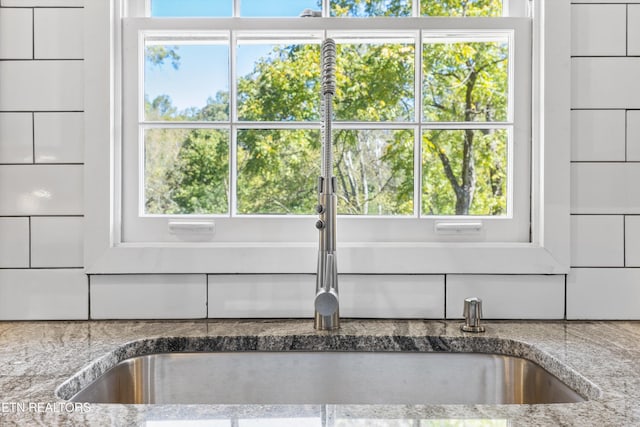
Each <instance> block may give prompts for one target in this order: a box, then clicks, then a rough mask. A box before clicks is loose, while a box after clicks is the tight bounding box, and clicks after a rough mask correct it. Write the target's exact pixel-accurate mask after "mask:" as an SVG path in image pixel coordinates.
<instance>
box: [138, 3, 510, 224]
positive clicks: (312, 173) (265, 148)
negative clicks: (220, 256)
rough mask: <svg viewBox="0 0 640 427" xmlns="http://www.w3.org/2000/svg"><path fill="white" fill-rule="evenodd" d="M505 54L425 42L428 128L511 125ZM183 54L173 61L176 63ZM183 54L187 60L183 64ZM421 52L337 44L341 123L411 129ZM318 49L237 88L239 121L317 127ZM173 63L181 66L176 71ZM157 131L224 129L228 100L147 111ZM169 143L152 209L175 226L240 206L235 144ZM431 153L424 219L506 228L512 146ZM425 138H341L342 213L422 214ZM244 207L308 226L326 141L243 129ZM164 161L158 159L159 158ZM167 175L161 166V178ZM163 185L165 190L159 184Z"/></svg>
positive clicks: (471, 145) (468, 135) (483, 12)
mask: <svg viewBox="0 0 640 427" xmlns="http://www.w3.org/2000/svg"><path fill="white" fill-rule="evenodd" d="M410 3H411V2H409V1H405V0H377V1H375V0H337V1H335V2H332V5H333V6H332V7H333V9H332V13H333V14H335V15H349V16H406V15H408V14H410ZM420 4H421V14H422V15H430V16H441V15H445V16H497V15H500V14H501V12H502V4H501V1H499V0H421V2H420ZM507 52H508V49H507V45H506V43H504V42H503V41H502V40H495V41H488V42H473V41H465V40H464V38H463V37H462V36H461V37H459V38H458V39H457V40H455V42H453V43H452V42H451V40H450V39H449V40H445V39H434V40H426V41H425V47H424V49H423V52H420V53H418V54H420V55H422V64H423V70H421V71H422V73H423V87H422V94H423V105H422V106H421V107H422V111H423V115H424V117H423V118H424V120H426V121H428V122H431V121H438V122H451V123H455V122H462V121H464V122H482V123H486V122H491V121H502V120H506V111H507V95H506V93H507V92H506V91H507V81H508V79H507V69H508V67H507V65H508V64H507V61H508V58H507ZM147 53H148V54H149V55H150V58H149V60H150V61H151V62H152V63H156V64H161V63H163V61H165V60H168V59H171V58H173V59H175V56H173V55H172V54H171V52H170V51H167V50H166V49H165V52H158V51H153V52H149V51H148V52H147ZM173 53H175V51H174V52H173ZM176 55H177V54H176ZM415 55H416V52H415V51H414V47H413V44H404V43H395V42H394V41H393V40H392V39H390V40H387V41H386V42H385V43H352V44H339V46H338V57H337V72H336V80H337V91H336V96H335V103H334V108H335V119H336V120H337V121H364V122H367V121H371V122H392V121H395V122H403V121H404V122H406V121H413V119H414V116H415V109H416V106H415V105H414V104H415V103H414V96H413V90H414V85H415V83H414V69H413V66H414V65H413V64H414V62H415V61H414V59H415ZM319 62H320V58H319V47H318V45H314V44H297V45H296V44H291V45H284V46H275V47H274V48H273V50H272V51H271V53H270V54H268V55H266V56H264V57H261V58H258V59H257V60H256V62H255V64H254V68H253V71H252V72H251V73H249V74H247V75H246V76H243V77H241V78H239V80H238V83H237V88H238V99H237V106H238V107H237V108H238V118H239V119H240V120H247V121H258V122H259V121H265V122H268V121H309V122H311V121H317V120H318V119H319V104H320V101H319V92H320V87H319V85H320V83H319V80H320V79H319V74H320V70H319ZM175 65H176V64H174V66H175ZM146 104H147V105H146V107H147V117H149V118H156V117H157V118H158V120H206V121H224V120H228V117H229V96H228V93H226V92H220V93H218V94H216V96H215V98H210V99H209V100H208V101H207V105H206V106H205V107H204V108H203V109H195V108H194V109H190V110H186V111H176V109H175V108H174V107H172V105H171V102H170V99H168V97H166V96H160V97H157V98H156V99H154V100H150V101H149V100H148V101H147V102H146ZM181 131H182V133H180V134H179V135H178V134H177V133H176V134H175V135H165V140H166V141H169V143H166V142H165V145H166V146H167V147H169V148H167V149H166V150H164V151H162V150H160V151H159V153H161V155H160V154H158V153H156V155H155V157H154V158H156V159H157V160H156V161H155V163H154V162H151V163H153V164H150V165H148V169H149V176H150V177H154V178H153V179H150V183H149V188H150V190H148V191H149V197H147V201H148V204H149V207H150V206H152V205H153V206H154V208H153V209H155V210H157V211H159V212H160V211H162V209H165V211H164V213H206V212H208V213H213V212H223V211H224V212H226V209H227V206H228V200H229V194H228V192H229V188H230V186H229V182H228V180H229V178H228V177H229V175H230V174H229V159H228V156H229V149H228V148H229V145H228V144H229V140H230V139H229V135H228V134H225V133H224V132H220V131H215V132H212V131H211V130H199V131H193V130H189V131H187V130H184V129H183V130H181ZM419 137H420V140H421V141H422V159H423V164H422V194H423V197H422V199H423V203H422V206H421V209H422V212H424V213H425V214H433V215H454V214H457V215H475V214H479V215H500V214H504V213H505V212H506V168H507V164H506V158H507V156H506V150H507V146H506V145H507V136H506V131H505V130H502V129H487V128H484V129H473V128H468V126H467V127H456V126H455V124H453V125H451V129H437V130H426V131H424V132H423V134H422V135H420V136H419ZM414 138H415V136H414V135H413V131H409V130H398V131H391V130H385V131H383V130H373V129H371V130H367V129H365V130H362V129H361V130H357V131H356V130H349V129H341V130H335V129H334V144H335V160H336V161H335V172H334V173H335V175H336V177H337V180H338V186H339V191H338V195H339V211H340V212H341V213H349V214H374V215H377V214H395V215H397V214H411V213H412V212H413V209H414V207H413V200H414V184H413V183H414V163H415V162H414V158H415V155H416V154H417V153H414V151H413V141H414ZM236 139H237V150H236V152H237V161H236V163H237V171H236V175H237V180H238V185H237V189H236V191H237V197H238V211H239V212H241V213H282V214H299V213H311V212H312V209H313V206H314V204H315V203H316V180H317V176H318V174H319V156H320V138H319V133H318V132H317V131H312V130H304V129H299V130H282V129H280V130H274V129H271V130H269V129H268V125H267V126H265V129H246V130H239V131H238V133H237V138H236ZM152 157H153V156H152ZM159 165H160V166H159ZM152 184H154V185H152Z"/></svg>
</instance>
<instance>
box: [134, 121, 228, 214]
mask: <svg viewBox="0 0 640 427" xmlns="http://www.w3.org/2000/svg"><path fill="white" fill-rule="evenodd" d="M144 166H145V167H144V195H145V197H144V203H145V213H147V214H223V213H227V212H228V211H229V208H228V199H229V196H228V194H229V132H227V131H225V130H217V129H149V130H146V131H145V133H144Z"/></svg>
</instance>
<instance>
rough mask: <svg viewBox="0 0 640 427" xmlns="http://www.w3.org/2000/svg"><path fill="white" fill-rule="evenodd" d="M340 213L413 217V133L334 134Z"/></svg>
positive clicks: (358, 132) (370, 132) (345, 131)
mask: <svg viewBox="0 0 640 427" xmlns="http://www.w3.org/2000/svg"><path fill="white" fill-rule="evenodd" d="M334 144H335V154H334V173H335V175H336V179H337V184H338V189H337V193H338V213H340V214H351V215H412V214H413V176H414V175H413V131H411V130H339V131H335V132H334Z"/></svg>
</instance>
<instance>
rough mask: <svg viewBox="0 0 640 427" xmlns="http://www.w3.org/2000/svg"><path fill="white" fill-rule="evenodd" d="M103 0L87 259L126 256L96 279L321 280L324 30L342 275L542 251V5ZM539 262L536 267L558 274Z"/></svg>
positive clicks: (486, 0)
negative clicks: (111, 15) (103, 153)
mask: <svg viewBox="0 0 640 427" xmlns="http://www.w3.org/2000/svg"><path fill="white" fill-rule="evenodd" d="M537 1H538V2H542V1H543V0H537ZM112 2H113V3H115V4H118V5H119V7H116V11H115V17H116V19H117V22H119V23H120V24H121V25H120V26H119V27H118V29H117V31H116V32H115V34H116V35H115V39H114V41H115V43H114V44H113V45H112V46H114V50H113V51H112V53H113V56H112V57H111V58H112V60H113V62H112V63H111V65H112V66H113V73H114V74H113V80H110V81H112V82H113V86H112V87H113V91H112V92H111V95H110V96H112V98H111V101H113V104H110V105H112V106H113V108H112V109H111V112H112V114H113V113H115V114H114V115H113V116H112V117H113V120H114V127H113V130H114V134H113V136H114V138H113V139H112V140H111V143H112V151H111V153H110V155H112V156H113V157H112V158H113V162H112V163H111V164H110V166H111V167H112V169H111V172H110V177H111V181H110V184H109V185H110V190H109V193H110V194H109V197H110V202H109V209H110V214H109V218H108V222H109V224H110V225H109V230H108V234H109V238H108V242H107V241H106V240H107V239H103V240H102V242H104V243H102V246H100V245H97V244H96V245H93V246H92V247H95V250H93V249H91V250H92V251H94V252H96V253H97V252H100V251H102V249H101V248H105V246H104V245H107V246H108V247H110V248H114V249H117V250H116V251H115V252H113V253H112V254H113V257H111V258H109V257H110V256H111V255H109V256H108V257H107V258H109V259H110V261H104V262H103V263H102V264H101V262H102V261H98V262H97V264H96V265H97V266H98V267H96V268H95V269H93V270H94V272H101V271H104V272H109V271H113V272H118V271H121V272H129V271H131V272H136V271H139V272H147V271H159V272H285V273H286V272H312V271H313V270H314V268H315V258H314V257H313V256H310V257H309V256H308V255H310V254H313V253H314V251H315V249H314V248H315V245H316V242H317V238H318V236H317V230H316V229H315V227H314V223H315V221H316V215H315V214H314V207H315V205H316V203H317V194H316V191H317V177H318V176H319V174H320V153H321V147H320V143H321V138H320V132H321V117H320V45H321V43H322V41H323V40H324V39H325V38H333V39H334V40H335V41H336V44H337V58H336V63H337V66H336V82H337V89H336V95H335V98H334V117H333V125H332V128H333V135H332V136H333V148H334V158H335V167H334V175H335V176H336V178H337V185H338V189H337V193H338V194H337V195H338V224H337V227H338V251H339V253H340V254H341V258H340V260H341V264H340V267H341V271H342V272H382V273H384V272H388V273H394V272H395V273H400V272H403V273H409V272H455V271H460V272H491V271H496V272H500V271H502V272H507V271H511V270H510V268H511V267H509V265H508V264H507V265H506V267H501V266H499V264H500V263H499V261H497V259H496V260H494V261H495V262H494V261H491V262H489V263H488V264H490V265H491V267H487V268H485V267H484V266H485V265H486V264H487V263H485V262H484V261H481V260H479V259H478V257H477V255H478V254H479V253H481V252H477V250H478V249H480V250H483V248H484V249H487V251H485V252H484V253H486V254H490V252H491V250H492V249H491V248H493V249H496V248H499V250H498V252H494V253H499V254H501V255H500V256H503V255H506V257H507V258H508V257H509V256H511V252H510V251H511V250H512V249H513V248H521V249H522V248H524V249H525V251H526V250H529V249H535V248H541V247H542V246H541V245H543V244H544V243H543V242H542V241H541V240H542V237H540V236H542V234H540V233H542V232H543V231H545V230H544V228H543V227H542V225H543V224H542V220H543V218H544V215H543V213H544V212H543V210H544V209H545V205H542V201H543V199H544V195H543V194H542V191H543V190H544V189H543V188H541V183H543V182H542V181H541V176H542V175H541V169H540V167H541V160H540V159H542V156H544V155H545V154H544V153H543V152H542V146H541V145H540V144H538V145H536V143H535V141H536V138H538V140H541V139H542V138H541V135H542V133H543V132H542V131H541V130H540V129H541V128H540V126H541V123H540V120H541V118H540V117H538V116H536V114H535V111H536V109H540V108H541V103H542V102H544V101H543V100H542V97H541V95H540V93H541V91H542V90H543V89H544V88H543V87H542V86H541V83H540V79H539V78H540V75H539V74H540V70H541V67H543V64H542V61H540V59H539V58H538V60H536V43H539V42H537V41H536V36H535V32H534V30H533V29H534V28H535V25H534V23H535V19H534V17H533V14H532V11H533V10H541V9H540V7H538V9H536V7H534V6H535V5H536V2H534V1H531V0H397V1H395V0H394V1H391V0H296V1H293V0H128V1H121V2H120V1H118V0H112ZM538 6H539V5H538ZM90 9H91V8H90ZM96 10H97V8H96ZM540 37H541V36H540V35H538V38H540ZM537 49H538V50H540V47H539V46H538V48H537ZM536 61H537V63H536ZM88 63H91V54H89V60H88ZM549 87H551V86H549ZM536 132H538V133H539V135H538V136H536ZM532 141H534V142H533V143H532ZM97 151H98V150H96V153H97ZM90 155H91V152H90ZM96 158H97V156H96ZM89 163H90V162H89ZM103 175H104V174H103ZM543 184H544V183H543ZM563 188H564V187H563ZM547 193H548V194H552V192H547ZM90 197H93V196H90ZM97 198H98V197H97V196H96V199H97ZM101 200H102V199H101ZM88 216H89V217H91V213H90V214H89V215H88ZM105 220H106V217H105ZM545 232H546V231H545ZM96 233H97V232H96ZM89 243H91V242H89ZM545 251H546V249H544V250H543V252H545ZM116 252H117V255H116ZM134 252H135V254H134ZM520 252H521V253H524V252H522V251H520ZM513 253H515V252H513ZM536 253H538V252H536ZM539 253H542V252H539ZM545 253H546V252H545ZM127 254H134V255H135V256H134V257H133V258H131V257H128V255H127ZM434 254H435V255H434ZM491 256H493V255H491ZM523 256H525V257H526V256H528V255H523ZM536 256H538V255H536ZM545 256H547V255H544V256H542V258H539V260H538V261H536V260H533V258H532V260H529V261H528V262H529V265H530V266H533V267H531V268H529V269H530V270H532V271H545V272H552V271H554V268H556V267H549V265H552V264H554V262H551V261H550V262H549V263H547V261H540V260H542V259H546V258H544V257H545ZM114 257H115V258H114ZM99 258H100V256H96V257H95V259H99ZM307 258H309V259H308V260H307ZM425 258H430V260H431V262H430V263H429V262H426V263H425V262H423V261H426V259H425ZM534 258H535V256H534ZM551 258H553V256H552V257H551ZM105 259H106V258H105ZM116 259H119V260H121V261H115V260H116ZM134 259H137V260H138V262H140V264H139V265H140V266H138V265H137V264H136V261H134ZM142 259H145V260H146V261H144V262H143V261H140V260H142ZM505 259H506V258H505ZM118 262H122V263H124V264H127V266H124V267H122V266H121V267H117V268H110V267H104V268H103V267H101V266H102V265H107V266H108V265H113V263H118ZM545 263H546V264H545ZM543 264H544V265H546V266H542V267H537V266H540V265H543ZM500 265H501V264H500ZM459 266H462V267H460V268H458V267H459ZM496 266H497V267H496ZM514 268H516V267H514ZM89 269H90V270H91V269H92V268H91V267H90V266H89Z"/></svg>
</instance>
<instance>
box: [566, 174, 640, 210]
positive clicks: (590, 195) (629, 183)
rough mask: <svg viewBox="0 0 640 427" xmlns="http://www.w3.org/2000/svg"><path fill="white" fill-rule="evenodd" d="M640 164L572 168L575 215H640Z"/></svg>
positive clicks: (572, 200)
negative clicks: (639, 183) (639, 184)
mask: <svg viewBox="0 0 640 427" xmlns="http://www.w3.org/2000/svg"><path fill="white" fill-rule="evenodd" d="M637 182H640V163H574V164H572V165H571V213H574V214H634V213H640V191H638V187H637V186H636V185H635V183H637Z"/></svg>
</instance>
